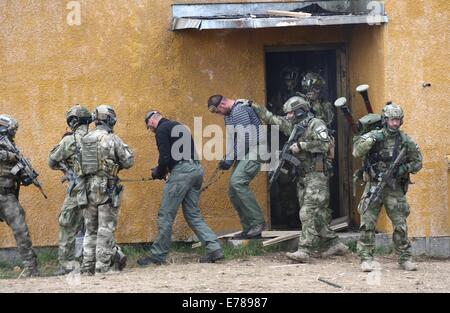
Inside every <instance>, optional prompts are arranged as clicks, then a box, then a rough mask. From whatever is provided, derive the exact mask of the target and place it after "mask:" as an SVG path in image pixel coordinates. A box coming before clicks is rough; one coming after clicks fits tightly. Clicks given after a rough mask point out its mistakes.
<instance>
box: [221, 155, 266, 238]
mask: <svg viewBox="0 0 450 313" xmlns="http://www.w3.org/2000/svg"><path fill="white" fill-rule="evenodd" d="M260 169H261V162H260V161H258V160H257V158H256V156H255V155H254V153H253V152H249V153H248V154H247V155H246V156H245V158H244V159H243V160H238V161H236V162H235V164H234V168H233V172H232V173H231V177H230V183H229V189H228V196H229V197H230V201H231V203H232V205H233V207H234V209H235V210H236V212H237V214H238V215H239V219H240V221H241V225H242V231H243V232H247V231H248V230H249V229H250V228H252V227H254V226H257V225H260V224H262V223H264V215H263V211H262V209H261V207H260V206H259V204H258V202H256V198H255V195H254V194H253V192H252V191H251V189H250V186H249V185H250V182H251V181H252V180H253V178H255V177H256V175H257V174H258V173H259V171H260Z"/></svg>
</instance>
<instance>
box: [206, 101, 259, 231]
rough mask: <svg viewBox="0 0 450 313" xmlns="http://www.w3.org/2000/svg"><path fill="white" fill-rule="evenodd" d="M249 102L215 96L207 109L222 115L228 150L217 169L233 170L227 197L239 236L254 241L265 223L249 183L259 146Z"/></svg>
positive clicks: (256, 122)
mask: <svg viewBox="0 0 450 313" xmlns="http://www.w3.org/2000/svg"><path fill="white" fill-rule="evenodd" d="M248 103H249V100H242V99H240V100H232V99H227V98H226V97H224V96H222V95H214V96H211V97H210V98H209V100H208V110H209V111H210V112H212V113H216V114H220V115H223V116H224V121H225V127H226V131H227V151H226V156H225V158H224V159H223V160H221V161H220V163H219V167H220V169H222V170H228V169H230V168H231V167H233V172H232V174H231V177H230V183H229V189H228V196H229V197H230V201H231V203H232V204H233V207H234V208H235V210H236V212H237V213H238V215H239V219H240V222H241V225H242V233H241V234H240V235H239V236H238V237H240V238H257V237H260V236H261V232H262V231H263V230H264V229H265V227H266V223H265V221H264V215H263V212H262V209H261V207H260V206H259V205H258V202H257V201H256V198H255V195H254V194H253V192H252V191H251V189H250V187H249V184H250V182H251V181H252V179H253V178H255V177H256V175H257V174H258V172H259V171H260V169H261V158H260V155H259V152H258V146H260V144H261V142H260V129H259V126H260V121H259V118H258V116H257V115H256V114H255V112H254V111H253V110H252V109H251V108H250V107H249V105H248ZM261 139H262V138H261ZM261 141H262V140H261ZM260 151H262V150H261V147H260Z"/></svg>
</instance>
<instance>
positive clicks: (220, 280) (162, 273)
mask: <svg viewBox="0 0 450 313" xmlns="http://www.w3.org/2000/svg"><path fill="white" fill-rule="evenodd" d="M377 261H378V262H379V264H380V268H379V270H377V271H375V272H372V273H370V274H367V273H362V272H360V271H359V260H358V258H357V257H356V256H354V255H349V256H344V257H335V258H330V259H327V260H325V259H314V260H313V262H312V263H311V264H292V263H291V262H290V261H289V260H288V259H286V257H285V256H284V254H283V253H272V254H268V255H265V256H258V257H250V258H248V259H246V260H231V261H224V262H221V263H216V264H206V265H205V264H200V263H196V257H195V256H192V254H183V253H176V254H174V255H172V256H171V257H170V258H169V264H168V265H163V266H151V267H147V268H139V267H133V266H135V264H130V267H129V268H126V269H125V270H124V271H123V272H121V273H112V274H108V275H99V276H93V277H85V276H80V275H67V276H64V277H40V278H29V279H19V280H17V279H7V280H1V281H0V292H108V293H111V292H156V293H157V292H189V293H191V292H194V293H208V292H220V293H222V292H238V293H239V292H257V293H259V292H269V293H271V292H288V293H291V292H293V293H298V292H450V260H432V259H421V260H419V261H418V266H419V270H418V271H417V272H405V271H403V270H401V269H399V268H398V265H397V262H396V259H395V258H394V257H393V256H388V257H379V258H377ZM319 278H321V279H324V280H326V281H328V282H331V283H334V284H337V285H339V286H341V287H342V288H337V287H335V286H330V285H329V284H327V283H324V282H322V281H320V280H319Z"/></svg>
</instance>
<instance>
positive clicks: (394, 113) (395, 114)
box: [383, 102, 403, 120]
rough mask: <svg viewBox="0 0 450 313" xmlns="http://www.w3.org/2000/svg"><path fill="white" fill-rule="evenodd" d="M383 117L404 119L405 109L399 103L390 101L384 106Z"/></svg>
mask: <svg viewBox="0 0 450 313" xmlns="http://www.w3.org/2000/svg"><path fill="white" fill-rule="evenodd" d="M383 117H384V118H385V119H388V118H392V119H399V120H403V110H402V108H401V107H400V106H398V105H397V104H395V103H392V102H388V103H386V105H385V106H384V108H383Z"/></svg>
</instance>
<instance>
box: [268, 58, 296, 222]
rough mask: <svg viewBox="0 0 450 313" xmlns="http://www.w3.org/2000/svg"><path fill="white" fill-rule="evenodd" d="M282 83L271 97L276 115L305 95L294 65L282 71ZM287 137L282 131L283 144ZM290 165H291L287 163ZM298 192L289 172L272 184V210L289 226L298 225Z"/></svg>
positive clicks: (269, 106) (270, 102) (271, 107)
mask: <svg viewBox="0 0 450 313" xmlns="http://www.w3.org/2000/svg"><path fill="white" fill-rule="evenodd" d="M280 79H281V84H280V87H279V89H278V90H277V93H276V94H275V95H274V96H272V97H270V100H269V103H268V108H269V111H270V112H272V114H274V115H279V116H284V115H285V113H284V110H283V105H284V103H285V102H286V101H287V100H288V99H289V98H291V97H293V96H304V95H302V94H301V93H300V91H299V69H298V68H297V67H294V66H285V67H284V68H283V69H282V70H281V73H280ZM286 140H287V137H286V136H285V135H284V134H283V133H280V144H281V145H283V144H284V143H285V142H286ZM287 166H290V165H287ZM294 194H296V187H295V184H293V183H292V177H291V176H290V175H289V172H287V173H285V172H281V173H280V174H279V176H278V179H277V180H276V181H275V182H274V183H273V184H272V186H271V190H270V203H271V212H272V213H274V214H275V216H278V217H279V218H283V219H285V220H287V224H288V226H289V227H292V228H294V227H297V226H298V223H299V220H298V211H299V206H298V204H297V203H296V201H295V200H293V199H292V196H291V195H294ZM295 198H296V197H295Z"/></svg>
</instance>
